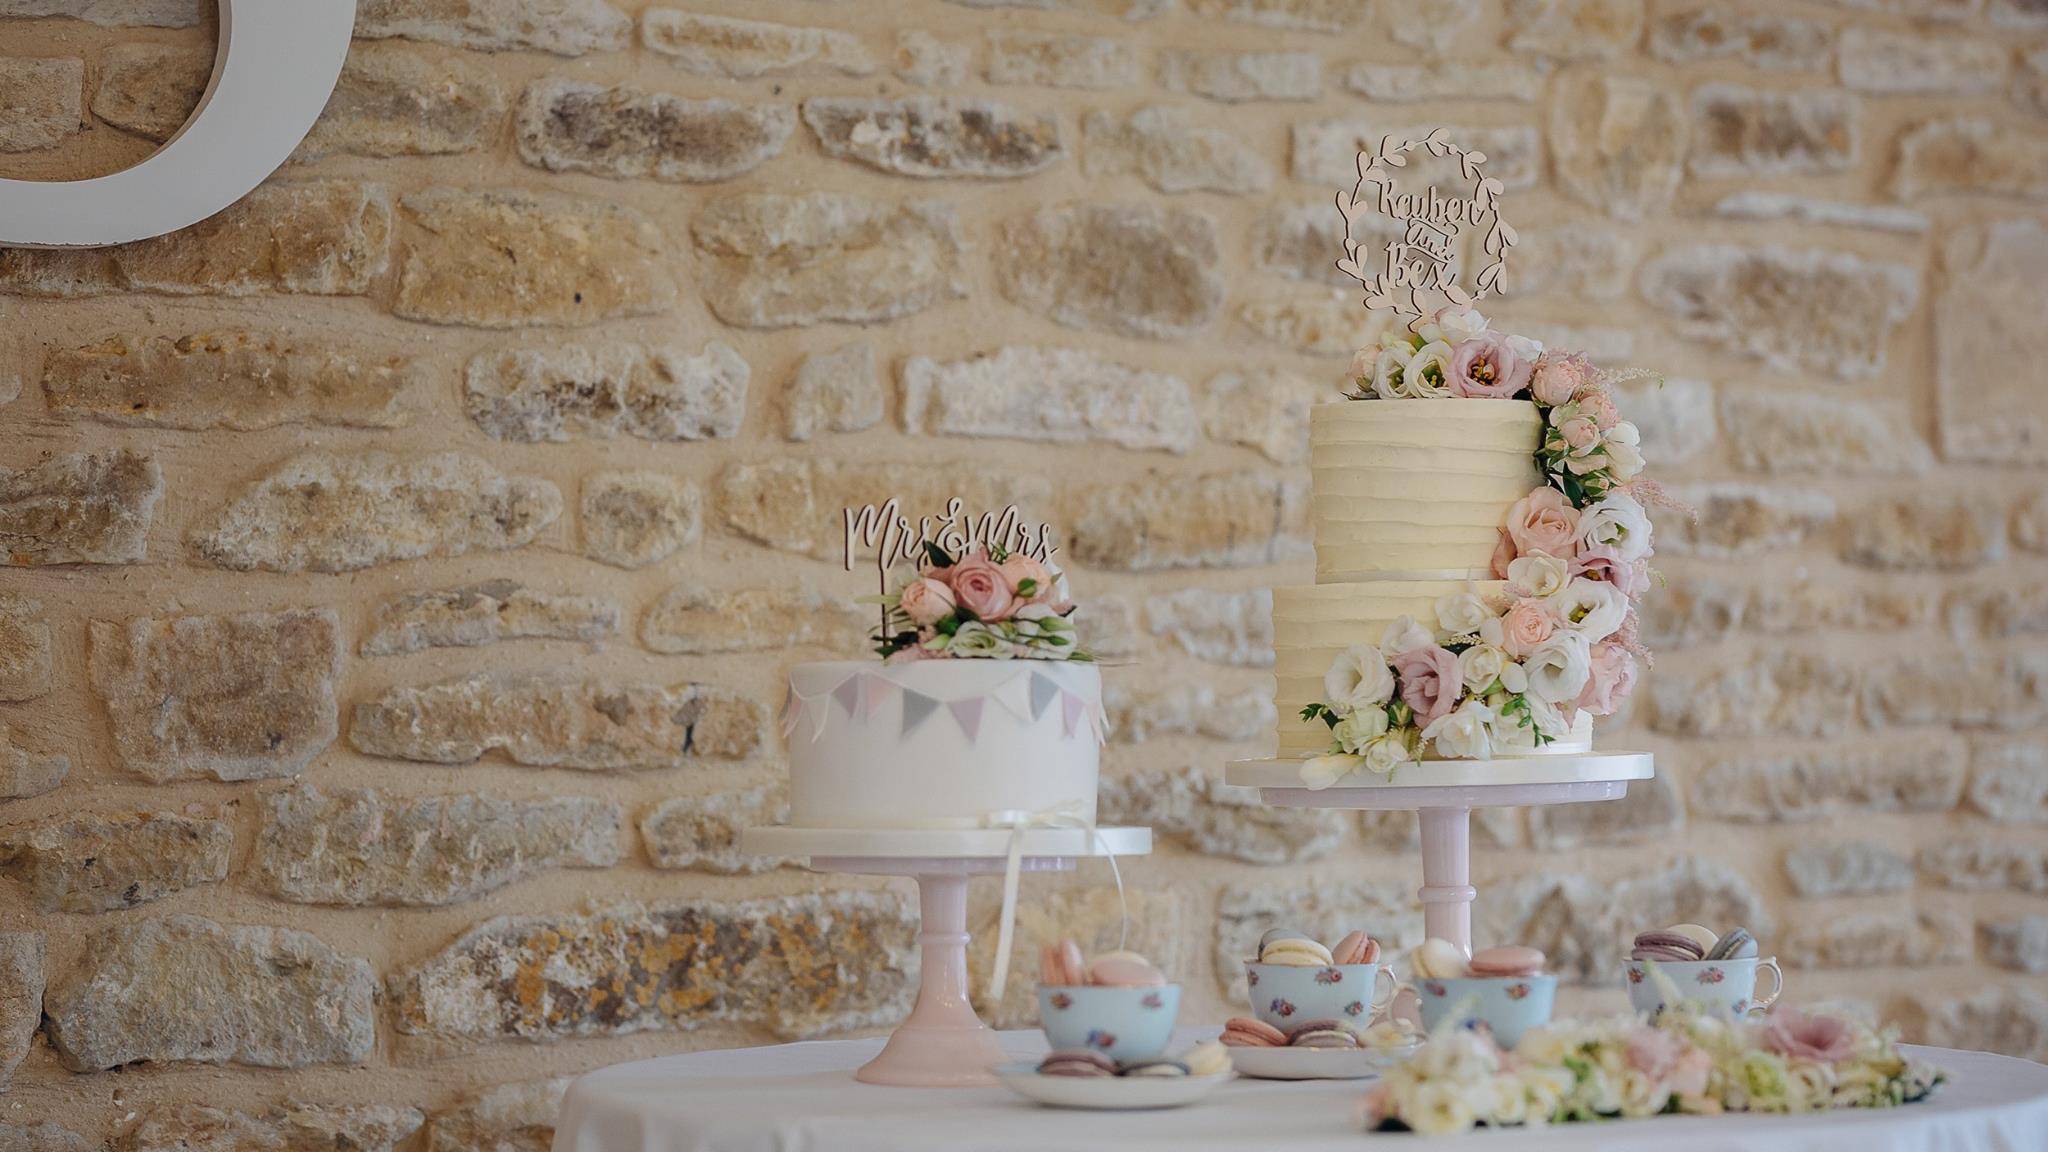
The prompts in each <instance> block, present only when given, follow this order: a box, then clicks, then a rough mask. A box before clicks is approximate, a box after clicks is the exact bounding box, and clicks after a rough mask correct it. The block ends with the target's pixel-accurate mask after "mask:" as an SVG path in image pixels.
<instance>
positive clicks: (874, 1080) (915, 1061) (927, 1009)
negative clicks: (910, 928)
mask: <svg viewBox="0 0 2048 1152" xmlns="http://www.w3.org/2000/svg"><path fill="white" fill-rule="evenodd" d="M1018 836H1021V837H1022V844H1021V849H1022V859H1023V871H1026V872H1055V871H1063V870H1066V869H1069V868H1072V867H1073V866H1074V863H1075V861H1077V860H1081V859H1086V858H1095V857H1105V856H1107V855H1109V854H1114V855H1116V856H1119V857H1126V856H1145V855H1149V854H1150V853H1151V851H1152V830H1151V829H1150V828H1096V829H1087V828H1028V829H1024V830H1023V831H1021V832H1015V831H1012V830H1010V829H1004V828H988V829H981V828H973V829H959V830H933V831H925V830H909V829H906V830H895V829H881V828H876V829H858V828H791V827H786V826H784V827H772V828H748V829H746V830H745V831H743V832H742V833H741V834H740V848H741V850H742V851H744V852H747V853H750V854H754V855H761V856H801V857H806V858H807V863H806V866H807V867H809V868H810V869H812V870H813V871H817V872H840V873H847V874H851V875H856V876H909V877H911V878H913V879H915V880H916V881H917V904H918V915H919V918H920V925H919V928H918V935H917V942H918V951H919V965H918V988H917V1003H916V1004H915V1005H914V1006H913V1007H912V1008H911V1010H910V1015H909V1016H908V1017H906V1018H905V1019H904V1021H903V1023H901V1024H899V1025H897V1027H896V1030H895V1031H894V1032H892V1033H890V1034H889V1041H888V1043H887V1044H885V1045H884V1046H883V1048H882V1051H881V1053H880V1054H879V1055H877V1056H876V1057H875V1058H874V1059H872V1060H870V1061H868V1062H867V1063H865V1064H863V1065H861V1066H860V1069H859V1070H858V1071H856V1072H855V1073H854V1074H853V1077H854V1079H856V1080H859V1081H861V1082H863V1083H867V1084H887V1085H893V1086H896V1087H905V1088H979V1087H983V1086H988V1085H994V1084H997V1083H999V1081H998V1080H997V1079H996V1077H995V1074H994V1073H993V1072H992V1071H991V1069H993V1068H994V1067H995V1066H996V1065H998V1064H1001V1063H1003V1062H1004V1061H1005V1060H1007V1059H1009V1057H1008V1056H1006V1055H1005V1054H1004V1053H1003V1050H1002V1048H1001V1047H1000V1046H999V1045H998V1044H997V1043H996V1034H995V1033H994V1032H992V1031H990V1030H989V1028H988V1026H987V1025H985V1024H983V1023H982V1022H981V1018H980V1017H979V1016H976V1015H975V1013H974V1004H973V1001H972V1000H971V999H970V995H969V992H968V987H967V940H968V933H967V881H968V878H969V877H972V876H987V875H1000V874H1002V872H1003V871H1004V869H1005V867H1006V866H1007V864H1008V860H1009V855H1010V847H1011V840H1012V838H1013V837H1018Z"/></svg>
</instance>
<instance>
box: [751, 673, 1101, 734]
mask: <svg viewBox="0 0 2048 1152" xmlns="http://www.w3.org/2000/svg"><path fill="white" fill-rule="evenodd" d="M893 699H900V701H901V708H902V711H901V719H900V727H899V729H898V731H899V732H900V733H901V734H902V735H904V736H910V735H912V734H914V733H916V732H918V731H920V730H921V729H923V728H924V726H925V725H927V724H930V723H933V722H934V718H935V717H937V716H938V715H939V714H940V713H941V712H943V713H945V715H946V717H947V719H948V720H950V722H951V723H952V724H954V725H955V726H956V727H958V728H959V730H960V734H961V735H962V736H964V737H966V738H967V741H968V743H970V744H972V743H974V742H975V741H977V740H979V739H980V738H981V729H982V719H983V717H984V716H985V715H986V712H987V706H988V704H989V703H991V702H993V703H995V705H996V706H997V707H999V708H1001V709H1002V710H1003V711H1004V712H1006V713H1008V714H1009V715H1010V716H1011V717H1013V718H1014V719H1015V720H1016V721H1017V722H1018V723H1019V724H1035V723H1038V722H1040V721H1042V720H1044V719H1045V718H1046V717H1047V715H1048V714H1049V713H1054V709H1055V706H1057V712H1056V713H1054V715H1055V717H1056V722H1057V723H1058V724H1059V725H1060V732H1061V735H1063V736H1065V737H1067V738H1069V739H1072V738H1074V737H1076V736H1080V735H1082V734H1083V733H1084V732H1085V733H1086V734H1087V735H1088V737H1089V738H1091V739H1093V740H1095V742H1096V743H1098V744H1099V743H1101V742H1102V741H1103V740H1104V739H1105V737H1106V736H1107V735H1108V729H1109V720H1108V717H1107V716H1106V715H1105V714H1104V713H1103V710H1102V706H1101V704H1100V703H1099V702H1098V701H1095V700H1092V699H1090V698H1089V697H1087V696H1085V695H1083V694H1082V693H1079V692H1075V691H1073V690H1072V689H1070V688H1068V687H1066V686H1065V685H1063V684H1061V683H1060V682H1059V680H1058V679H1057V678H1056V677H1054V676H1052V675H1049V674H1047V673H1046V672H1045V671H1044V670H1042V669H1039V668H1034V667H1030V666H1029V665H1023V664H1020V665H1019V666H1018V667H1016V668H1015V669H1014V670H1013V672H1012V674H1011V675H1010V676H1008V677H1006V678H1005V679H1004V680H1003V681H1002V682H1001V683H999V684H997V685H996V686H995V687H993V688H990V689H988V690H986V691H984V692H980V693H977V694H972V695H966V696H956V697H953V698H951V699H941V698H939V697H937V696H933V695H930V694H928V693H925V692H919V691H916V690H914V689H910V688H905V687H903V686H902V685H901V684H898V683H897V682H896V681H895V680H894V679H892V678H890V676H889V675H888V674H887V673H886V672H884V671H882V670H881V669H879V668H877V669H866V668H863V669H860V670H858V671H853V672H850V673H848V674H847V675H846V676H845V677H844V678H842V679H840V680H839V681H838V682H836V683H834V684H832V685H831V686H830V687H828V688H826V689H824V690H823V691H820V692H814V693H810V694H805V693H802V692H799V691H798V690H797V687H796V685H795V683H793V682H792V683H791V684H790V685H789V686H788V690H787V692H786V693H785V695H784V697H783V704H782V713H781V729H782V736H783V739H785V740H789V739H793V738H795V737H796V735H797V732H798V730H799V729H803V728H807V729H808V735H807V736H805V739H809V740H816V739H818V737H819V735H820V734H822V732H823V731H824V727H825V713H824V711H823V709H826V708H837V709H839V710H840V712H842V713H844V714H845V715H846V716H847V717H849V718H851V719H857V720H861V721H867V720H871V719H873V718H874V716H875V714H876V713H877V712H879V711H881V709H882V708H884V707H885V706H886V705H887V704H888V703H889V701H891V700H893ZM807 719H808V720H809V721H810V723H809V724H808V725H806V724H805V723H804V722H805V720H807Z"/></svg>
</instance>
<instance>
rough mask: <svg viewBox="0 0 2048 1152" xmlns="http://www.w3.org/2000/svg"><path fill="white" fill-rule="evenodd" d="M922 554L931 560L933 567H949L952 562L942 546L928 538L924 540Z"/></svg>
mask: <svg viewBox="0 0 2048 1152" xmlns="http://www.w3.org/2000/svg"><path fill="white" fill-rule="evenodd" d="M924 554H925V558H926V559H928V560H930V561H931V562H932V567H934V568H951V567H952V566H953V564H954V560H953V558H952V557H951V556H948V555H946V550H945V549H944V548H941V547H939V546H938V545H937V544H934V543H932V542H931V541H929V540H927V541H925V542H924Z"/></svg>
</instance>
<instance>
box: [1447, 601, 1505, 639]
mask: <svg viewBox="0 0 2048 1152" xmlns="http://www.w3.org/2000/svg"><path fill="white" fill-rule="evenodd" d="M1493 618H1494V613H1492V612H1488V611H1487V610H1486V601H1484V600H1481V599H1480V598H1479V596H1478V594H1477V593H1473V592H1446V593H1444V594H1443V595H1442V596H1439V597H1437V598H1436V622H1437V624H1438V625H1440V626H1442V628H1443V630H1444V631H1445V632H1448V633H1450V634H1451V635H1453V636H1470V635H1472V634H1473V633H1475V632H1478V631H1479V628H1480V626H1481V625H1483V624H1485V623H1486V622H1487V621H1488V620H1491V619H1493Z"/></svg>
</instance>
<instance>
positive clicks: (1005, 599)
mask: <svg viewBox="0 0 2048 1152" xmlns="http://www.w3.org/2000/svg"><path fill="white" fill-rule="evenodd" d="M952 580H953V599H954V600H955V601H956V602H958V604H959V605H960V607H962V608H965V609H967V611H968V612H970V613H972V614H973V615H974V618H975V619H977V620H1003V619H1006V618H1008V617H1009V615H1010V612H1011V610H1012V609H1014V608H1015V607H1016V606H1017V603H1016V598H1015V597H1013V596H1011V595H1010V582H1009V581H1008V580H1006V579H1004V578H1003V570H1002V569H1000V568H998V567H996V565H995V563H994V562H993V561H991V560H990V559H989V558H988V557H986V556H982V555H974V556H969V557H968V558H967V559H965V560H962V561H960V562H959V563H958V564H955V565H953V572H952Z"/></svg>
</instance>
